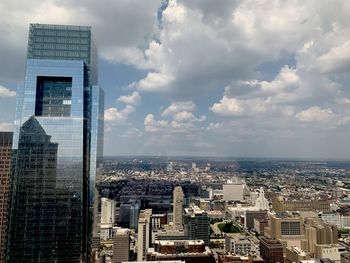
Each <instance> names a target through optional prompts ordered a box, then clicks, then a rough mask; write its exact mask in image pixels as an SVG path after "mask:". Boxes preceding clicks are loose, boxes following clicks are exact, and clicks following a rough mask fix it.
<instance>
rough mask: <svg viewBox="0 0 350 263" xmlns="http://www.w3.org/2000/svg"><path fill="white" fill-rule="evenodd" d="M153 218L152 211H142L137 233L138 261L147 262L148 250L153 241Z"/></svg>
mask: <svg viewBox="0 0 350 263" xmlns="http://www.w3.org/2000/svg"><path fill="white" fill-rule="evenodd" d="M151 217H152V209H145V210H141V211H140V216H139V226H138V231H137V261H145V260H146V255H147V250H148V248H149V247H150V244H151V239H152V228H151Z"/></svg>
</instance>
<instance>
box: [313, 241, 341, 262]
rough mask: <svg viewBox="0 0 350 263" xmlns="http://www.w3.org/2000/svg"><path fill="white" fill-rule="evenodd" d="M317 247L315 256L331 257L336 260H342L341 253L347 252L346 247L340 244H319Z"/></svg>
mask: <svg viewBox="0 0 350 263" xmlns="http://www.w3.org/2000/svg"><path fill="white" fill-rule="evenodd" d="M315 247H316V249H315V258H329V259H331V260H334V261H336V262H340V254H342V253H344V252H346V250H345V247H343V246H340V245H338V244H329V245H320V244H317V245H316V246H315Z"/></svg>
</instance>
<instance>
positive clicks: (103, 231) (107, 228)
mask: <svg viewBox="0 0 350 263" xmlns="http://www.w3.org/2000/svg"><path fill="white" fill-rule="evenodd" d="M112 235H113V224H111V223H103V224H101V226H100V239H101V240H109V239H111V238H112Z"/></svg>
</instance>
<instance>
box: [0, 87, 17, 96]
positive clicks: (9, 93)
mask: <svg viewBox="0 0 350 263" xmlns="http://www.w3.org/2000/svg"><path fill="white" fill-rule="evenodd" d="M14 96H16V92H15V91H12V90H10V89H8V88H6V87H4V86H1V85H0V97H14Z"/></svg>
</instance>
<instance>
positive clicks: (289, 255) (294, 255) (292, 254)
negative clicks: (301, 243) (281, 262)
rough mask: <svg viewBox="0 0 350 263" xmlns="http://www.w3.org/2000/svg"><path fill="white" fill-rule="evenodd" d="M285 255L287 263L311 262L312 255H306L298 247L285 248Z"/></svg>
mask: <svg viewBox="0 0 350 263" xmlns="http://www.w3.org/2000/svg"><path fill="white" fill-rule="evenodd" d="M285 254H286V260H285V262H286V263H294V262H300V261H302V260H309V259H310V258H311V257H310V254H308V253H306V252H305V251H303V250H301V249H300V248H298V247H287V248H285Z"/></svg>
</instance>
